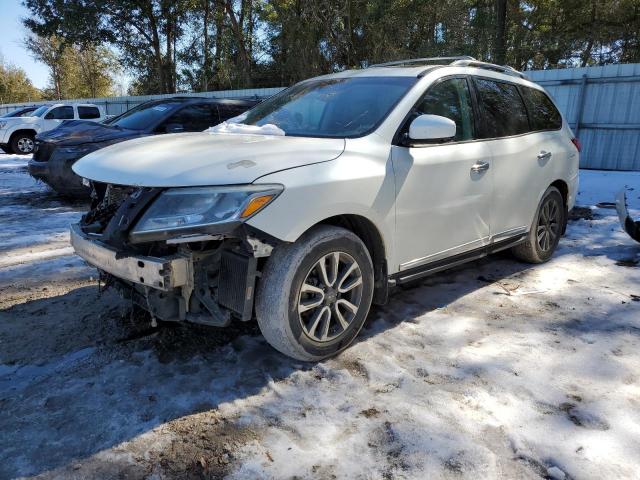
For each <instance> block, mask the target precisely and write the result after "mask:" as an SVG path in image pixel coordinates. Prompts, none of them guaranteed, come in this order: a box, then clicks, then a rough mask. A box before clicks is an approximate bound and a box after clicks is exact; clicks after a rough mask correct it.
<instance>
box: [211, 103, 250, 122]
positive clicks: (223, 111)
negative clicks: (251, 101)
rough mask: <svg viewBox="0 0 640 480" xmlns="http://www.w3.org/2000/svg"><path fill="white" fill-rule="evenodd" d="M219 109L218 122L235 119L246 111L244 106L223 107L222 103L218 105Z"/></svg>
mask: <svg viewBox="0 0 640 480" xmlns="http://www.w3.org/2000/svg"><path fill="white" fill-rule="evenodd" d="M218 108H219V109H220V121H221V122H224V121H226V120H229V119H230V118H233V117H237V116H238V115H242V114H243V113H244V112H245V111H247V110H248V109H247V108H246V107H244V106H240V105H228V104H227V105H225V104H224V103H222V104H220V105H218Z"/></svg>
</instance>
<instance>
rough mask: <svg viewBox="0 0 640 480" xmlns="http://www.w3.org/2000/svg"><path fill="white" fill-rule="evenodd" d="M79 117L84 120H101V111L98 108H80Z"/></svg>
mask: <svg viewBox="0 0 640 480" xmlns="http://www.w3.org/2000/svg"><path fill="white" fill-rule="evenodd" d="M78 117H80V118H81V119H83V120H90V119H92V118H100V110H98V107H78Z"/></svg>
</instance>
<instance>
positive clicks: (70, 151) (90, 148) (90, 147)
mask: <svg viewBox="0 0 640 480" xmlns="http://www.w3.org/2000/svg"><path fill="white" fill-rule="evenodd" d="M103 146H105V145H102V144H95V143H88V144H84V145H72V146H70V147H58V148H57V149H56V153H60V154H63V155H76V156H78V157H84V156H85V155H88V154H89V153H91V152H94V151H96V150H99V149H100V148H102V147H103Z"/></svg>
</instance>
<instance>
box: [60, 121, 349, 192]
mask: <svg viewBox="0 0 640 480" xmlns="http://www.w3.org/2000/svg"><path fill="white" fill-rule="evenodd" d="M344 146H345V141H344V139H341V138H340V139H332V138H308V137H286V136H270V135H238V134H212V133H177V134H169V135H160V136H155V137H145V138H137V139H135V140H129V141H127V142H123V143H118V144H115V145H111V146H109V147H106V148H103V149H101V150H98V151H96V152H93V153H90V154H89V155H87V156H85V157H83V158H81V159H80V160H78V161H77V162H76V163H75V164H74V166H73V171H74V172H76V173H77V174H78V175H80V176H81V177H85V178H88V179H91V180H95V181H98V182H103V183H114V184H119V185H135V186H141V187H186V186H203V185H232V184H240V183H251V182H253V181H254V180H256V179H257V178H259V177H262V176H264V175H267V174H269V173H273V172H276V171H279V170H286V169H289V168H294V167H299V166H302V165H309V164H312V163H318V162H324V161H328V160H333V159H335V158H337V157H338V156H340V154H342V152H343V151H344Z"/></svg>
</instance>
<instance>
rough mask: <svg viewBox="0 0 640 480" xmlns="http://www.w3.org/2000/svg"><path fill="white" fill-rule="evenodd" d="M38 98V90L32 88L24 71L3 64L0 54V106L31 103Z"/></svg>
mask: <svg viewBox="0 0 640 480" xmlns="http://www.w3.org/2000/svg"><path fill="white" fill-rule="evenodd" d="M40 98H41V94H40V90H38V89H37V88H35V87H34V86H33V84H32V83H31V80H29V78H28V77H27V74H26V73H25V71H24V70H22V69H21V68H18V67H15V66H13V65H11V64H7V63H5V61H4V58H3V57H2V55H1V54H0V104H1V103H18V102H32V101H35V100H40Z"/></svg>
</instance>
